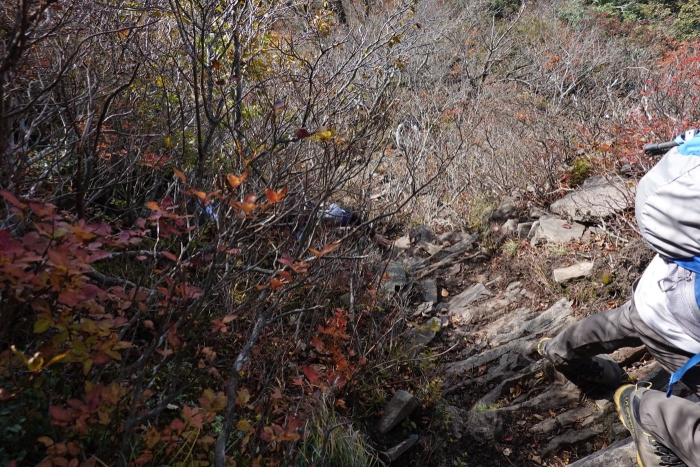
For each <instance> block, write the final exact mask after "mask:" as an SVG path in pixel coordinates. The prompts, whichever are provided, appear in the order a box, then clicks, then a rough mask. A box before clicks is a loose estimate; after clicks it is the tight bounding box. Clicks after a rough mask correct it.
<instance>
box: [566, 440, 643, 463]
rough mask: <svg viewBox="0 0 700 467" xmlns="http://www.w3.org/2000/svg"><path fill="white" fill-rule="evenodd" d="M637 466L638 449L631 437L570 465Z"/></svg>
mask: <svg viewBox="0 0 700 467" xmlns="http://www.w3.org/2000/svg"><path fill="white" fill-rule="evenodd" d="M601 465H604V466H605V467H637V449H636V448H635V446H634V441H633V440H632V438H631V437H629V438H626V439H623V440H621V441H618V442H616V443H613V444H611V445H610V446H608V447H607V448H605V449H603V450H601V451H598V452H596V453H594V454H591V455H590V456H588V457H586V458H584V459H581V460H579V461H576V462H574V463H573V464H570V465H569V467H600V466H601Z"/></svg>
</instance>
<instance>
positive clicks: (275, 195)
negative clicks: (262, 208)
mask: <svg viewBox="0 0 700 467" xmlns="http://www.w3.org/2000/svg"><path fill="white" fill-rule="evenodd" d="M286 194H287V187H284V188H282V189H281V190H280V191H275V190H273V189H271V188H265V197H267V202H268V203H270V204H275V203H277V202H279V201H280V200H281V199H282V198H284V195H286Z"/></svg>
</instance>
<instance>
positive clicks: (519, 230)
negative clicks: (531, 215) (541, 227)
mask: <svg viewBox="0 0 700 467" xmlns="http://www.w3.org/2000/svg"><path fill="white" fill-rule="evenodd" d="M533 223H534V222H521V223H520V224H518V226H517V227H516V228H515V233H516V234H517V236H518V238H520V239H526V238H527V237H528V235H529V234H530V230H532V224H533Z"/></svg>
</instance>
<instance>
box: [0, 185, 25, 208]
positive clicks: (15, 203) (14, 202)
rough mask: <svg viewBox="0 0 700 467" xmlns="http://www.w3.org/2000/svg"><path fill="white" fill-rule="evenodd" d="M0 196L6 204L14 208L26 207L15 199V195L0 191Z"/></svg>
mask: <svg viewBox="0 0 700 467" xmlns="http://www.w3.org/2000/svg"><path fill="white" fill-rule="evenodd" d="M0 196H2V197H3V198H5V199H6V200H7V202H8V203H10V204H12V205H13V206H14V207H16V208H19V209H22V208H24V207H26V206H25V205H24V204H22V203H21V202H20V200H19V199H17V197H16V196H15V195H13V194H12V193H10V192H9V191H7V190H0Z"/></svg>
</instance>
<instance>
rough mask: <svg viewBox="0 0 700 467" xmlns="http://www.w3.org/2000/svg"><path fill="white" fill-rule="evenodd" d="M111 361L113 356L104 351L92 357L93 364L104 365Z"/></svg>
mask: <svg viewBox="0 0 700 467" xmlns="http://www.w3.org/2000/svg"><path fill="white" fill-rule="evenodd" d="M110 361H112V357H110V356H109V355H107V354H105V353H102V352H100V353H98V354H97V355H95V356H94V357H92V364H93V365H98V366H99V365H104V364H106V363H109V362H110Z"/></svg>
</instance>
